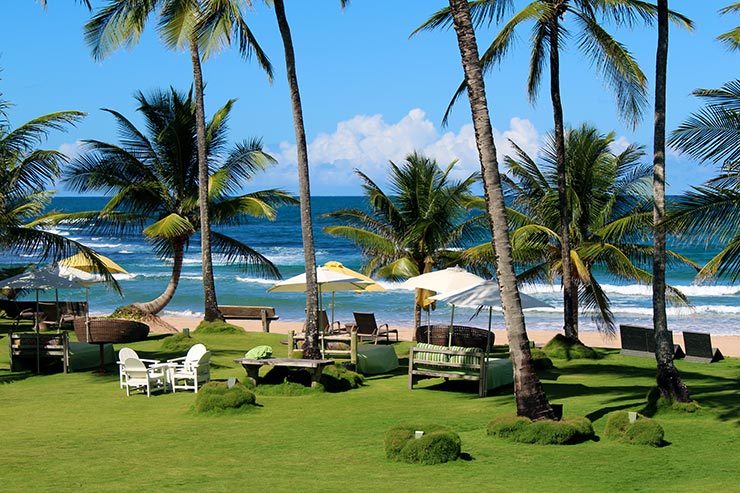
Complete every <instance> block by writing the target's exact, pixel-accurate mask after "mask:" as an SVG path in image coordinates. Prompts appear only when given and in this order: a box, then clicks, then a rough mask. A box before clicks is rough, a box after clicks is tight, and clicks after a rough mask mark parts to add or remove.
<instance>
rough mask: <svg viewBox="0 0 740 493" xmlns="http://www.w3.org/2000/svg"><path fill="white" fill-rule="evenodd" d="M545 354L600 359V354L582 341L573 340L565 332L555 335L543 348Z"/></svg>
mask: <svg viewBox="0 0 740 493" xmlns="http://www.w3.org/2000/svg"><path fill="white" fill-rule="evenodd" d="M543 350H544V351H545V354H547V355H548V356H549V357H550V358H555V359H566V360H571V359H599V357H600V355H599V353H597V352H596V351H594V350H593V349H591V348H590V347H588V346H586V345H584V344H583V343H582V342H581V341H573V340H571V339H568V338H566V337H565V336H564V335H563V334H558V335H556V336H555V337H553V338H552V339H551V340H550V342H548V343H547V344H546V345H545V347H544V348H543Z"/></svg>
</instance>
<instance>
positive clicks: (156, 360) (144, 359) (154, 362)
mask: <svg viewBox="0 0 740 493" xmlns="http://www.w3.org/2000/svg"><path fill="white" fill-rule="evenodd" d="M139 360H140V361H143V362H144V363H151V364H153V365H156V364H157V363H159V362H160V361H159V360H158V359H146V358H139Z"/></svg>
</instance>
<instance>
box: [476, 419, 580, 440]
mask: <svg viewBox="0 0 740 493" xmlns="http://www.w3.org/2000/svg"><path fill="white" fill-rule="evenodd" d="M487 432H488V434H489V435H491V436H495V437H499V438H503V439H505V440H509V441H512V442H518V443H536V444H539V445H570V444H574V443H581V442H585V441H586V440H591V439H593V438H594V429H593V426H591V421H589V420H588V419H587V418H580V417H577V418H570V419H563V420H561V421H552V420H548V419H543V420H539V421H532V420H530V419H529V418H525V417H523V416H509V415H504V416H497V417H496V418H494V419H493V420H492V421H491V422H490V423H488V428H487Z"/></svg>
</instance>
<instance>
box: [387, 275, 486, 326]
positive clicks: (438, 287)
mask: <svg viewBox="0 0 740 493" xmlns="http://www.w3.org/2000/svg"><path fill="white" fill-rule="evenodd" d="M483 281H485V279H483V278H482V277H480V276H477V275H475V274H473V273H472V272H468V271H466V270H465V269H463V268H461V267H457V266H455V267H448V268H447V269H442V270H435V271H432V272H427V273H426V274H421V275H419V276H415V277H411V278H409V279H407V280H406V281H405V282H404V283H403V284H401V287H404V288H407V289H408V288H413V289H426V290H427V291H435V292H437V293H445V292H449V291H456V290H459V289H465V288H469V287H470V286H474V285H476V284H480V283H482V282H483ZM432 299H434V298H433V297H432ZM422 301H423V300H422ZM450 304H451V305H452V310H451V311H452V313H451V314H450V338H451V337H452V325H453V322H454V320H455V304H454V303H450ZM428 323H429V311H428V310H427V324H428ZM430 333H431V330H430V327H428V326H427V336H429V335H430Z"/></svg>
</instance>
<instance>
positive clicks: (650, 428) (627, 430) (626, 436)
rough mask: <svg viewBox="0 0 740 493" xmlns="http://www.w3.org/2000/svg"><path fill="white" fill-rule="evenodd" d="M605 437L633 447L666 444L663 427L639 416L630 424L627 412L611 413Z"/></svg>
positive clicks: (607, 421)
mask: <svg viewBox="0 0 740 493" xmlns="http://www.w3.org/2000/svg"><path fill="white" fill-rule="evenodd" d="M604 436H605V437H607V438H609V439H611V440H616V441H619V442H623V443H629V444H632V445H648V446H651V447H660V446H661V445H663V444H664V443H665V441H664V436H665V433H664V431H663V427H662V426H660V424H659V423H658V422H657V421H655V420H652V419H650V418H646V417H645V416H642V415H638V417H637V420H636V421H635V422H634V423H630V420H629V415H628V413H627V412H626V411H619V412H615V413H611V414H610V415H609V417H608V418H607V420H606V426H605V427H604Z"/></svg>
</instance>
